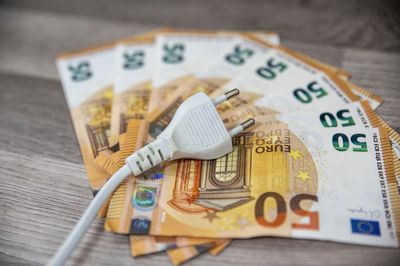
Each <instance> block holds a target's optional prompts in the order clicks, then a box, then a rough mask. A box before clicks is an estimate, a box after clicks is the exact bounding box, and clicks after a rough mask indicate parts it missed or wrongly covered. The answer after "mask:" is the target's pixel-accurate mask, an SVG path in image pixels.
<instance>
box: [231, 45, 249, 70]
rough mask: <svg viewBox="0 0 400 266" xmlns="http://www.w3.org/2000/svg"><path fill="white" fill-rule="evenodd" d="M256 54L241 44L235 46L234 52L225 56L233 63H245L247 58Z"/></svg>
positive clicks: (238, 64)
mask: <svg viewBox="0 0 400 266" xmlns="http://www.w3.org/2000/svg"><path fill="white" fill-rule="evenodd" d="M253 54H254V52H253V50H250V49H247V48H241V47H240V46H239V45H237V46H235V47H234V48H233V52H232V53H230V54H227V55H226V56H225V59H226V61H228V62H229V63H231V64H233V65H237V66H240V65H243V64H244V63H245V62H246V59H249V58H250V57H251V56H252V55H253Z"/></svg>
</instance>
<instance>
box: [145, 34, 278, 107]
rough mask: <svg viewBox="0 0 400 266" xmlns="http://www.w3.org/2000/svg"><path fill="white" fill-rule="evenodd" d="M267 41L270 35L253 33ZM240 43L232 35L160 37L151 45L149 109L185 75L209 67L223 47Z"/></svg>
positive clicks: (274, 40)
mask: <svg viewBox="0 0 400 266" xmlns="http://www.w3.org/2000/svg"><path fill="white" fill-rule="evenodd" d="M257 34H258V35H263V36H264V39H268V40H269V41H270V42H277V41H279V38H277V35H276V34H274V33H264V34H262V33H257ZM239 40H240V38H239V35H238V34H237V33H234V32H227V31H223V32H211V31H210V32H204V31H202V32H199V31H197V32H196V31H192V32H179V33H166V34H160V35H158V37H157V38H156V44H155V61H154V62H155V66H154V75H153V80H152V85H153V91H152V95H151V101H150V107H149V109H150V110H153V109H154V108H155V107H156V106H158V105H159V104H160V103H162V102H163V100H165V99H166V98H167V97H168V96H169V95H170V94H171V93H172V92H173V91H174V90H175V89H176V88H177V87H178V86H179V85H180V84H181V83H182V82H184V81H185V80H186V79H187V78H188V76H189V75H191V74H194V73H196V72H197V71H200V70H202V69H204V68H205V67H206V66H208V65H210V64H213V62H214V61H215V60H217V58H218V57H220V56H221V54H222V52H223V50H224V49H225V48H226V46H227V45H229V44H232V43H236V42H238V41H239Z"/></svg>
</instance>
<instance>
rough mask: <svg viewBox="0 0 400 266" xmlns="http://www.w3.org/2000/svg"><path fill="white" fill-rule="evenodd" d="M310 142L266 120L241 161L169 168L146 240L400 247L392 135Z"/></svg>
mask: <svg viewBox="0 0 400 266" xmlns="http://www.w3.org/2000/svg"><path fill="white" fill-rule="evenodd" d="M227 126H228V127H229V126H232V125H227ZM308 133H309V132H308V131H302V130H299V129H297V128H291V127H290V125H288V124H286V123H284V122H282V121H278V120H271V117H270V116H259V117H257V124H256V127H255V128H253V129H252V130H250V131H247V132H245V133H243V134H241V135H239V136H237V137H234V139H233V145H234V150H233V152H232V153H230V154H228V155H226V156H224V157H221V158H219V159H217V160H211V161H196V160H179V161H178V162H175V163H171V164H169V165H167V166H166V167H165V169H164V172H163V174H164V177H163V179H162V185H161V191H160V194H159V195H160V196H159V197H160V198H159V200H158V205H157V206H156V208H155V210H154V211H153V218H152V222H151V223H147V224H146V220H145V219H143V220H141V221H140V220H139V221H138V222H140V223H141V225H142V228H141V230H142V233H148V234H151V235H165V236H168V235H169V236H174V235H181V236H182V235H184V236H194V237H199V236H202V237H215V238H248V237H256V236H282V237H294V238H309V239H319V240H332V241H339V242H348V243H358V244H366V245H378V246H389V247H397V246H398V229H397V228H399V218H400V217H399V200H400V199H399V193H398V191H397V184H396V179H395V174H394V168H393V159H392V150H391V146H390V142H389V138H388V134H387V131H386V130H384V129H383V128H371V129H366V128H363V127H353V128H335V129H326V128H319V129H317V128H316V129H314V132H313V134H312V135H310V134H308ZM338 171H340V173H338ZM146 225H147V227H146ZM144 229H146V230H144Z"/></svg>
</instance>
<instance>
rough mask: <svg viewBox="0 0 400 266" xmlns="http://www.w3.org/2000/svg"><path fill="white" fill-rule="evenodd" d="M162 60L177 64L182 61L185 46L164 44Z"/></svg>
mask: <svg viewBox="0 0 400 266" xmlns="http://www.w3.org/2000/svg"><path fill="white" fill-rule="evenodd" d="M163 48H164V52H165V55H164V56H163V61H164V62H165V63H167V64H177V63H180V62H182V61H183V53H184V51H185V46H184V45H183V44H179V43H178V44H173V45H168V44H166V45H164V47H163Z"/></svg>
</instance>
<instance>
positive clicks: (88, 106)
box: [81, 87, 112, 157]
mask: <svg viewBox="0 0 400 266" xmlns="http://www.w3.org/2000/svg"><path fill="white" fill-rule="evenodd" d="M111 100H112V89H111V87H107V88H105V89H103V90H102V91H100V92H98V93H96V94H94V95H93V96H91V97H90V98H88V99H87V100H86V101H85V102H84V103H83V104H82V105H81V110H82V112H83V113H84V117H85V128H86V132H87V135H88V138H89V142H90V145H91V150H92V151H93V156H94V157H96V156H97V155H98V154H99V153H100V152H101V151H103V150H106V149H107V148H108V145H109V143H108V137H109V133H110V132H109V131H110V118H111Z"/></svg>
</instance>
